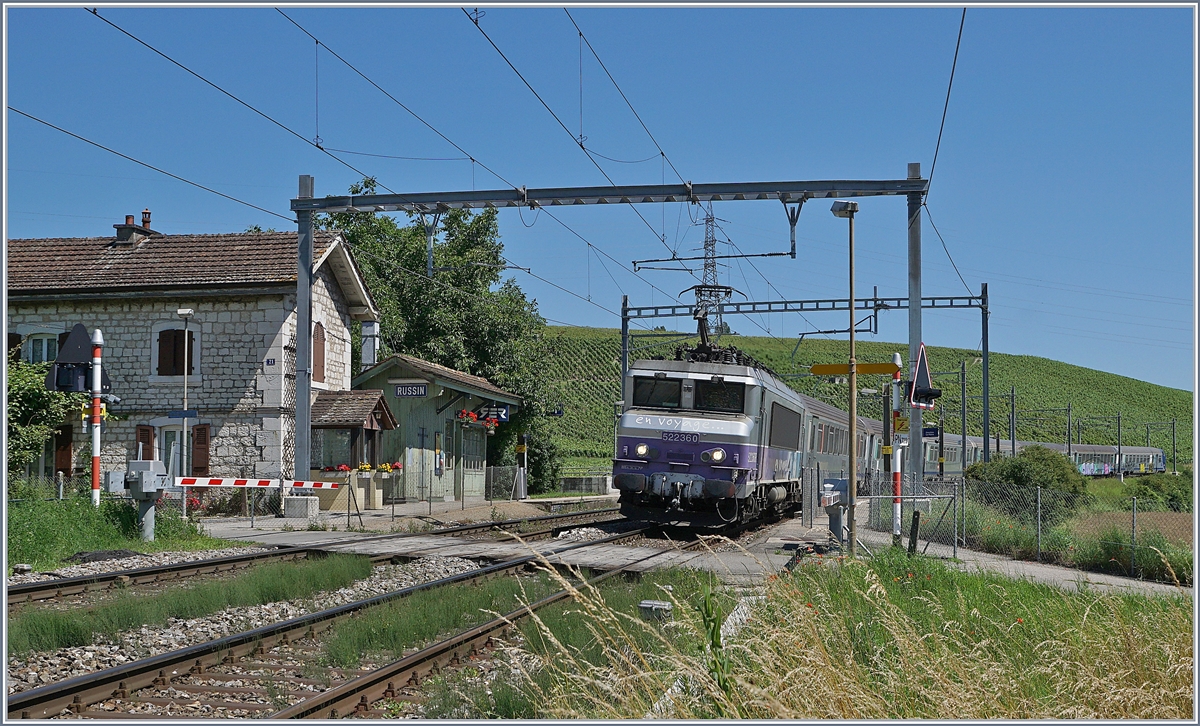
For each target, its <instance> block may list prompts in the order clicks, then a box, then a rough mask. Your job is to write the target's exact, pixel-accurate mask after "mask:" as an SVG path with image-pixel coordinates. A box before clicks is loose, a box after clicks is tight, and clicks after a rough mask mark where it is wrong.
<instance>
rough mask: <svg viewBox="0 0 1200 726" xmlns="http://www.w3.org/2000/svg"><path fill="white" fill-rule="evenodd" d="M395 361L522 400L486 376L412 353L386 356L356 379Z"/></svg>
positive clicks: (485, 391)
mask: <svg viewBox="0 0 1200 726" xmlns="http://www.w3.org/2000/svg"><path fill="white" fill-rule="evenodd" d="M393 363H398V364H400V365H403V366H405V367H407V368H410V369H412V370H414V371H417V372H418V373H420V374H423V375H426V376H429V377H431V378H441V379H442V380H444V381H449V382H451V383H458V384H460V385H463V386H466V387H468V388H473V389H475V390H476V391H479V392H481V393H484V394H493V395H496V396H500V397H502V398H507V399H512V400H514V401H520V400H521V397H520V396H518V395H516V394H515V393H509V392H508V391H506V390H504V389H503V388H500V387H499V386H495V385H492V383H491V382H490V381H488V379H486V378H481V377H479V376H473V375H471V374H470V373H463V372H462V371H456V370H454V369H453V368H447V367H446V366H443V365H438V364H437V363H430V362H429V361H427V360H421V359H420V358H414V357H412V356H411V355H403V354H401V353H396V354H393V355H390V356H388V357H387V358H384V359H383V360H382V361H380V362H379V363H378V364H376V365H375V366H373V367H371V368H369V369H367V370H365V371H363V372H362V373H360V374H358V375H357V376H355V380H356V381H366V380H367V379H368V378H369V377H370V376H372V375H374V374H375V373H377V372H378V371H379V370H381V369H382V367H383V366H387V365H390V364H393Z"/></svg>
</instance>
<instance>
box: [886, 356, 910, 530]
mask: <svg viewBox="0 0 1200 726" xmlns="http://www.w3.org/2000/svg"><path fill="white" fill-rule="evenodd" d="M892 362H893V363H895V364H896V368H897V371H896V372H895V373H893V374H892V418H895V417H896V415H898V414H899V413H900V411H901V410H902V409H901V408H900V406H901V395H902V394H901V389H902V388H903V386H902V385H901V384H902V383H903V381H902V380H901V377H900V376H901V374H900V371H899V370H898V369H899V367H900V354H899V353H892ZM911 434H912V429H909V439H910V440H911V438H912V436H911ZM892 438H893V439H895V438H896V437H894V436H893V437H892ZM888 443H891V444H892V546H893V547H899V546H900V496H901V494H902V493H903V492H902V485H901V482H902V481H903V478H904V474H903V473H902V472H901V471H900V445H899V442H897V441H894V440H893V441H890V442H888Z"/></svg>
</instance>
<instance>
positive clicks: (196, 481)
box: [175, 476, 338, 489]
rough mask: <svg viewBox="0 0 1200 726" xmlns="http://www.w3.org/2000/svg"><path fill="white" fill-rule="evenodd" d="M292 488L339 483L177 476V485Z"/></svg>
mask: <svg viewBox="0 0 1200 726" xmlns="http://www.w3.org/2000/svg"><path fill="white" fill-rule="evenodd" d="M281 484H282V485H283V486H285V487H288V488H291V489H337V488H338V483H337V482H335V481H290V480H288V481H284V482H280V480H279V479H228V478H212V479H208V478H204V477H194V476H177V477H175V486H177V487H198V488H200V489H203V488H205V487H278V486H280V485H281Z"/></svg>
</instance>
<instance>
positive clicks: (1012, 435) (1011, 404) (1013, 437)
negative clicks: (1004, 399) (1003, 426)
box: [1008, 386, 1017, 456]
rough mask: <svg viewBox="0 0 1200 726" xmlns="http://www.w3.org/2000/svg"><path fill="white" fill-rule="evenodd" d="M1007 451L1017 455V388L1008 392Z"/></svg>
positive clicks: (1014, 387)
mask: <svg viewBox="0 0 1200 726" xmlns="http://www.w3.org/2000/svg"><path fill="white" fill-rule="evenodd" d="M1008 449H1009V452H1010V453H1011V454H1012V455H1013V456H1016V455H1017V387H1016V386H1013V387H1012V388H1011V389H1010V390H1009V392H1008Z"/></svg>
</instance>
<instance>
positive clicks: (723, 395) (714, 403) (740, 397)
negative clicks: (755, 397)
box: [696, 380, 746, 413]
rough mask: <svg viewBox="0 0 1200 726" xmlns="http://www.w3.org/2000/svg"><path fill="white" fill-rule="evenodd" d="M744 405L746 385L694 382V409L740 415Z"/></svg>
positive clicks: (721, 382)
mask: <svg viewBox="0 0 1200 726" xmlns="http://www.w3.org/2000/svg"><path fill="white" fill-rule="evenodd" d="M745 405H746V384H745V383H726V382H725V381H723V380H721V381H696V409H697V410H699V411H717V412H720V413H741V412H742V411H743V410H744V408H745Z"/></svg>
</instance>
